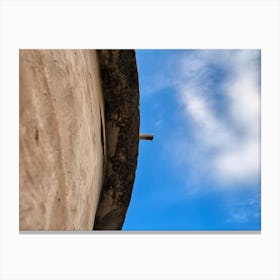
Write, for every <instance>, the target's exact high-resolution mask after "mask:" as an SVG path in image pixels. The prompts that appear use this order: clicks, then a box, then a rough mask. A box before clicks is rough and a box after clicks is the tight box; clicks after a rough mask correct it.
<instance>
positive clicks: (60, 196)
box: [19, 50, 106, 230]
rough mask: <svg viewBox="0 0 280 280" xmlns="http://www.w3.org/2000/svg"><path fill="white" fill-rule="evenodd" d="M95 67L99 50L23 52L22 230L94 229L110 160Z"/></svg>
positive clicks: (99, 85)
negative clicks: (105, 163) (104, 172)
mask: <svg viewBox="0 0 280 280" xmlns="http://www.w3.org/2000/svg"><path fill="white" fill-rule="evenodd" d="M98 67H99V66H98V59H97V54H96V51H94V50H20V188H19V189H20V205H19V211H20V221H19V224H20V230H92V228H93V225H94V218H95V212H96V209H97V204H98V201H99V196H100V191H101V188H102V180H103V171H104V170H103V169H104V153H105V152H106V151H105V150H104V145H103V144H102V142H105V141H106V139H105V131H104V130H105V126H104V103H103V96H102V92H101V81H100V77H99V68H98ZM102 132H103V133H102Z"/></svg>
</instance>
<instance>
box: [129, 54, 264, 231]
mask: <svg viewBox="0 0 280 280" xmlns="http://www.w3.org/2000/svg"><path fill="white" fill-rule="evenodd" d="M136 57H137V67H138V74H139V83H140V114H141V122H140V130H141V133H152V134H154V140H153V141H140V146H139V156H138V166H137V172H136V179H135V183H134V189H133V194H132V199H131V202H130V206H129V209H128V212H127V216H126V220H125V223H124V226H123V230H260V229H261V219H260V212H261V209H260V94H261V93H260V71H261V70H260V67H261V65H260V61H261V53H260V51H259V50H137V51H136Z"/></svg>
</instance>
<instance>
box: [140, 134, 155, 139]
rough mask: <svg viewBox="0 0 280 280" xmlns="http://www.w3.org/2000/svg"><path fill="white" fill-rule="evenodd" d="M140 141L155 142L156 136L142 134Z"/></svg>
mask: <svg viewBox="0 0 280 280" xmlns="http://www.w3.org/2000/svg"><path fill="white" fill-rule="evenodd" d="M139 139H140V140H153V139H154V135H152V134H140V136H139Z"/></svg>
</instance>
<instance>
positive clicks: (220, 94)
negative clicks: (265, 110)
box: [172, 50, 260, 186]
mask: <svg viewBox="0 0 280 280" xmlns="http://www.w3.org/2000/svg"><path fill="white" fill-rule="evenodd" d="M174 68H175V69H177V70H176V71H174V76H173V80H172V81H173V87H174V88H175V89H176V92H177V97H178V101H179V102H180V104H181V105H182V106H183V110H184V116H183V118H185V120H186V122H187V123H188V129H189V131H187V132H186V135H187V136H188V138H189V137H190V136H191V137H192V141H191V142H190V141H188V143H187V142H186V141H185V143H184V140H183V139H179V140H178V143H180V144H179V145H177V149H180V150H181V151H182V150H183V149H185V148H186V145H187V147H188V149H189V151H188V154H189V155H190V154H191V157H188V156H185V154H184V153H182V152H180V153H179V154H181V156H182V157H184V158H181V159H179V158H178V161H181V162H182V163H184V162H185V163H186V162H187V163H188V164H191V162H190V161H193V162H195V163H196V164H195V165H193V166H192V168H194V169H199V170H195V171H196V173H200V174H202V173H203V172H207V176H211V178H212V179H213V180H215V183H216V184H218V185H220V186H237V185H244V184H250V183H252V182H254V181H255V180H256V178H258V177H259V172H260V51H258V50H197V51H186V52H185V53H183V54H182V56H181V57H180V59H178V60H177V63H176V65H175V64H174ZM209 174H211V175H209Z"/></svg>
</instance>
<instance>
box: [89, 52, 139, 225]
mask: <svg viewBox="0 0 280 280" xmlns="http://www.w3.org/2000/svg"><path fill="white" fill-rule="evenodd" d="M98 58H99V64H100V76H101V80H102V89H103V95H104V100H105V119H106V146H107V158H106V169H105V177H104V183H103V188H102V192H101V197H100V202H99V205H98V209H97V212H96V217H95V224H94V229H110V230H114V229H121V227H122V225H123V222H124V219H125V215H126V211H127V208H128V205H129V202H130V198H131V192H132V187H133V183H134V178H135V170H136V165H137V156H138V144H139V123H140V120H139V119H140V117H139V86H138V74H137V67H136V58H135V52H134V51H133V50H102V51H98Z"/></svg>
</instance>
